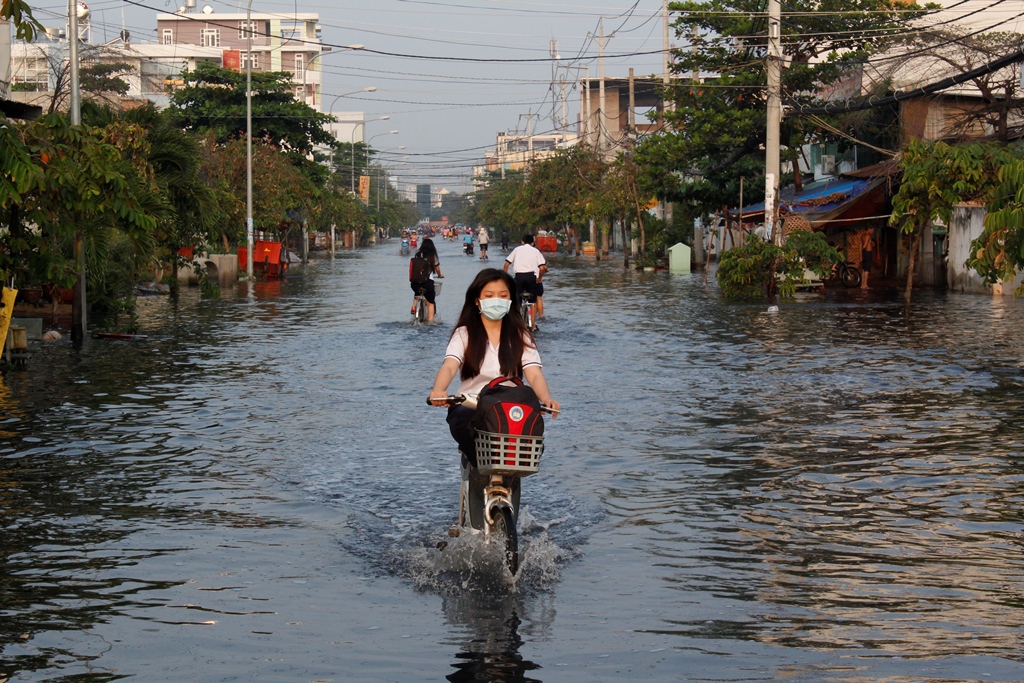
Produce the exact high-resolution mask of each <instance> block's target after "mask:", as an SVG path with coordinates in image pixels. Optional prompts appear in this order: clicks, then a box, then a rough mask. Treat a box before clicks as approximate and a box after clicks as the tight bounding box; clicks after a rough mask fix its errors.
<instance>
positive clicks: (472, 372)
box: [452, 268, 533, 381]
mask: <svg viewBox="0 0 1024 683" xmlns="http://www.w3.org/2000/svg"><path fill="white" fill-rule="evenodd" d="M498 280H501V281H502V282H504V283H505V285H506V286H508V292H509V294H510V295H511V297H512V307H511V308H510V309H509V311H508V314H507V315H506V316H505V317H504V318H502V319H501V341H500V342H499V343H498V364H499V366H500V367H501V374H502V375H503V376H505V377H522V376H523V350H524V349H525V348H526V340H527V339H529V340H530V343H531V344H532V343H533V335H532V334H530V331H529V330H528V329H526V323H524V322H523V316H522V315H520V313H519V294H518V292H517V291H516V281H515V280H513V279H512V276H511V275H509V274H508V273H506V272H505V271H503V270H498V269H497V268H484V269H483V270H481V271H480V272H479V273H477V276H476V278H475V279H474V280H473V282H472V283H470V285H469V289H467V290H466V302H465V303H464V304H463V305H462V313H460V314H459V320H458V322H456V323H455V329H456V330H457V329H459V328H460V327H465V328H466V331H467V332H468V333H469V338H468V339H467V340H466V355H465V357H464V358H463V359H462V372H461V373H460V377H461V378H462V379H463V380H464V381H465V380H467V379H470V378H472V377H476V376H477V375H479V374H480V366H481V365H483V362H484V354H486V353H487V330H486V329H484V324H483V321H481V320H480V309H479V307H478V306H477V303H476V300H477V299H479V298H480V292H482V291H483V289H484V287H486V286H487V285H488V284H490V283H492V282H496V281H498ZM454 334H455V332H454V330H453V331H452V335H454Z"/></svg>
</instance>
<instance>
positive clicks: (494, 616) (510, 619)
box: [443, 588, 555, 683]
mask: <svg viewBox="0 0 1024 683" xmlns="http://www.w3.org/2000/svg"><path fill="white" fill-rule="evenodd" d="M443 605H444V613H445V617H446V618H447V620H448V623H449V624H450V625H451V626H453V627H455V629H456V633H457V634H458V637H460V638H465V642H464V643H463V645H462V646H461V648H462V649H461V650H460V651H459V652H458V653H457V654H456V655H455V663H454V664H453V665H452V666H453V668H455V672H454V673H451V674H449V675H448V676H446V678H447V679H448V680H449V681H452V683H462V682H467V683H468V682H469V681H490V682H491V683H501V682H505V681H508V682H522V683H539V682H540V679H539V678H535V677H533V675H531V674H529V673H528V672H532V671H535V670H537V669H540V668H541V667H540V665H539V664H535V663H534V662H531V661H529V660H527V659H525V658H524V657H523V655H522V653H521V652H520V649H521V648H522V647H523V644H524V641H523V638H522V636H521V635H520V630H521V629H523V630H524V631H525V632H527V633H528V635H529V636H530V638H531V640H534V641H536V640H539V639H542V638H545V637H546V633H547V631H548V630H549V628H550V625H551V622H552V621H553V620H554V618H555V611H554V609H553V608H551V607H550V605H548V604H547V603H546V597H545V596H533V597H532V598H529V599H524V598H522V597H521V596H517V595H510V594H508V593H503V592H502V591H494V590H480V589H479V588H471V589H469V590H466V591H463V592H462V593H459V594H450V595H446V596H445V597H444V601H443ZM521 615H525V620H524V619H523V618H521ZM524 621H525V623H524Z"/></svg>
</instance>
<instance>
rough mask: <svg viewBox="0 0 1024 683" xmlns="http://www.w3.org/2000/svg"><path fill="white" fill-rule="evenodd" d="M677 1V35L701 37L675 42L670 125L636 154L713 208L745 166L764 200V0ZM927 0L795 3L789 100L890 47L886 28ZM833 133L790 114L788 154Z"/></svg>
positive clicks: (654, 177) (731, 196)
mask: <svg viewBox="0 0 1024 683" xmlns="http://www.w3.org/2000/svg"><path fill="white" fill-rule="evenodd" d="M670 9H671V11H672V12H673V13H674V16H675V21H674V24H673V26H674V28H675V31H676V34H677V36H679V37H680V38H681V39H682V40H684V41H686V42H687V43H688V44H689V45H691V46H692V47H686V48H680V49H677V50H675V51H674V52H673V63H672V71H673V72H674V73H675V74H676V75H677V76H679V77H680V78H679V80H677V81H675V82H674V83H673V85H671V86H670V87H669V89H668V90H667V92H666V98H667V99H668V100H669V101H671V103H672V106H671V107H668V108H667V111H666V112H664V113H663V116H664V120H665V122H666V123H667V125H668V129H667V132H662V133H660V134H658V135H653V136H651V137H649V138H647V139H646V140H644V141H642V142H641V144H640V146H639V149H638V150H637V159H638V161H640V163H641V164H642V165H643V166H644V167H645V168H646V169H647V170H648V174H649V175H648V182H649V183H650V185H651V186H652V187H653V188H654V189H655V190H656V192H657V195H658V196H659V197H662V198H667V199H671V200H674V201H685V202H692V203H695V204H696V205H697V206H699V207H700V208H702V209H704V210H707V211H714V210H717V209H718V208H719V207H721V206H722V205H723V204H728V203H731V202H735V201H736V198H737V197H738V195H739V178H740V176H745V177H746V179H747V188H749V189H748V190H747V195H746V197H749V199H750V201H752V202H754V201H759V199H760V198H761V197H760V195H759V193H760V191H763V187H764V182H763V178H764V151H763V148H764V144H765V130H766V110H767V107H766V100H767V76H766V71H765V59H766V56H767V20H766V16H765V12H764V9H765V6H764V4H763V2H761V0H711V1H710V2H706V3H705V2H696V1H687V2H675V3H672V4H671V5H670ZM918 10H920V8H918V6H917V5H914V4H909V5H908V4H905V3H902V2H897V1H896V0H853V1H852V2H848V1H847V0H824V1H819V0H796V1H795V2H790V3H788V4H787V6H786V18H785V19H786V20H785V21H784V22H783V23H782V46H783V53H784V60H785V65H786V68H785V69H784V71H783V99H784V101H786V102H789V103H790V104H811V103H815V102H817V101H818V100H819V98H820V93H821V92H822V91H823V88H824V87H825V86H827V85H828V84H831V83H833V82H835V81H836V80H837V79H839V78H840V77H841V76H842V75H843V74H844V69H845V68H846V65H848V64H853V63H856V62H858V61H861V60H863V59H864V57H865V56H867V55H868V54H870V53H872V52H875V51H878V50H880V49H883V48H884V47H885V46H886V44H887V37H888V36H895V35H897V34H899V32H901V31H905V29H906V24H905V21H906V20H907V19H909V18H912V17H913V15H914V12H915V11H918ZM695 74H696V75H697V77H698V78H696V79H694V78H693V76H694V75H695ZM829 135H831V134H829V133H827V132H826V131H824V130H822V129H819V127H818V126H816V125H813V124H810V123H808V122H807V121H804V120H803V119H800V118H798V117H786V118H785V119H784V121H783V129H782V131H781V139H782V143H783V145H784V149H783V160H787V159H788V160H790V161H793V160H795V159H796V158H797V156H798V154H799V152H800V149H801V147H802V145H803V144H805V143H807V142H810V141H812V140H822V139H825V138H826V137H827V136H829ZM759 181H760V182H759Z"/></svg>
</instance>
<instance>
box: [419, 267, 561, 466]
mask: <svg viewBox="0 0 1024 683" xmlns="http://www.w3.org/2000/svg"><path fill="white" fill-rule="evenodd" d="M513 304H516V305H513ZM456 373H459V376H460V379H461V380H462V383H461V384H460V385H459V389H458V392H457V393H459V394H476V393H479V392H480V390H481V389H482V388H483V387H484V386H486V385H487V384H488V383H489V382H490V381H491V380H493V379H496V378H498V377H524V376H525V378H526V381H527V382H528V383H529V384H530V386H531V387H533V390H534V392H535V393H536V394H537V398H538V399H539V400H540V402H541V403H542V404H543V405H546V406H548V407H549V408H552V409H554V410H556V411H557V410H558V409H559V404H558V401H555V400H554V399H552V398H551V392H550V391H549V389H548V383H547V380H546V379H545V378H544V372H543V370H542V369H541V362H540V355H539V354H538V353H537V346H536V343H535V342H534V339H533V335H531V334H530V332H529V330H527V329H526V325H525V324H523V319H522V317H521V316H520V314H519V306H518V302H517V301H516V283H515V280H513V279H512V277H511V276H510V275H509V274H508V273H505V272H503V271H501V270H498V269H497V268H485V269H484V270H481V271H480V272H479V273H478V274H477V276H476V279H474V280H473V282H472V284H470V285H469V289H468V290H466V301H465V303H464V304H463V306H462V313H461V314H459V320H458V322H457V323H455V330H454V331H453V332H452V336H451V339H450V340H449V342H448V348H447V350H446V351H445V356H444V361H443V362H442V363H441V368H440V369H439V370H438V371H437V376H436V377H435V378H434V387H433V389H432V390H431V392H430V397H429V401H430V403H431V405H435V406H438V407H442V406H444V405H446V404H447V397H448V385H449V384H451V381H452V380H453V379H454V378H455V375H456ZM474 414H475V411H473V410H472V409H470V408H466V407H463V406H458V405H457V406H453V407H451V408H449V409H448V427H449V429H450V430H451V433H452V436H453V437H455V441H456V442H458V444H459V449H460V450H461V451H462V452H463V453H465V454H466V456H467V457H468V458H469V459H470V461H471V462H473V461H475V452H476V448H475V444H474V442H473V440H474V436H475V435H474V433H473V427H472V426H471V425H470V422H471V421H472V419H473V416H474Z"/></svg>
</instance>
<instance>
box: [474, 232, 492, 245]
mask: <svg viewBox="0 0 1024 683" xmlns="http://www.w3.org/2000/svg"><path fill="white" fill-rule="evenodd" d="M476 240H477V242H479V243H480V244H487V243H488V242H490V241H491V236H490V235H488V234H487V231H486V230H484V229H483V228H480V231H479V232H478V233H477V234H476Z"/></svg>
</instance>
